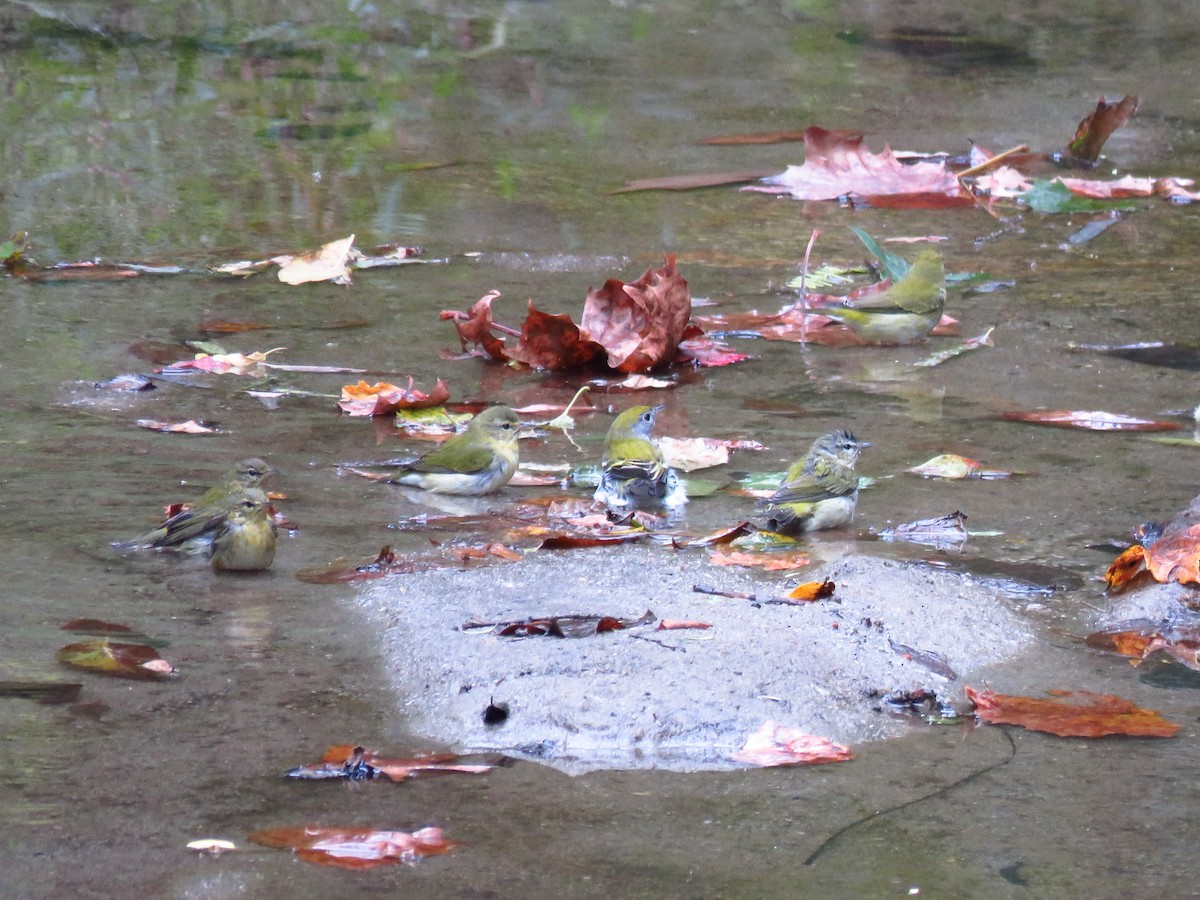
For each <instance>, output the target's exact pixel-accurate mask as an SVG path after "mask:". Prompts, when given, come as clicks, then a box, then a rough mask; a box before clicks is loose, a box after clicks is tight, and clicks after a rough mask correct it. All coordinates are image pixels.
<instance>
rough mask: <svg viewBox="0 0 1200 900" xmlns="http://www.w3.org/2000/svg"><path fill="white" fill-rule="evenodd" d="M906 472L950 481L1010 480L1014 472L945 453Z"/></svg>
mask: <svg viewBox="0 0 1200 900" xmlns="http://www.w3.org/2000/svg"><path fill="white" fill-rule="evenodd" d="M904 471H905V472H908V473H909V474H910V475H920V476H921V477H922V478H945V479H948V480H956V479H961V478H986V479H1000V478H1008V477H1009V476H1011V475H1012V472H1005V471H1001V470H994V469H985V468H984V467H983V463H981V462H979V461H978V460H974V459H970V458H969V457H966V456H959V455H958V454H956V453H943V454H941V455H940V456H935V457H933V458H932V459H930V460H927V461H926V462H923V463H921V465H919V466H913V467H912V468H911V469H905V470H904Z"/></svg>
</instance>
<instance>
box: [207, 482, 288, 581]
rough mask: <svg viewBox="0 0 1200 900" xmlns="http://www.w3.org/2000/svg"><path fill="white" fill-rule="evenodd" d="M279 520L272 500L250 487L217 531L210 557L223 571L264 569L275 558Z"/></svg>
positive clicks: (214, 533)
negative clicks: (276, 521)
mask: <svg viewBox="0 0 1200 900" xmlns="http://www.w3.org/2000/svg"><path fill="white" fill-rule="evenodd" d="M276 536H277V532H276V528H275V522H274V521H273V520H272V519H271V503H270V501H269V500H268V499H267V495H266V494H264V493H263V492H262V491H261V490H259V489H258V488H248V489H247V490H245V491H244V492H243V493H242V495H241V496H240V497H239V498H238V500H237V502H236V503H235V504H234V506H233V509H232V510H231V511H230V512H229V515H227V516H226V517H225V518H224V520H223V521H222V522H221V524H220V525H219V526H218V527H217V528H216V530H215V531H213V539H212V545H211V546H210V547H209V559H210V561H211V563H212V567H213V568H214V569H216V570H217V571H220V572H261V571H263V570H264V569H269V568H270V567H271V563H272V562H273V561H274V560H275V541H276Z"/></svg>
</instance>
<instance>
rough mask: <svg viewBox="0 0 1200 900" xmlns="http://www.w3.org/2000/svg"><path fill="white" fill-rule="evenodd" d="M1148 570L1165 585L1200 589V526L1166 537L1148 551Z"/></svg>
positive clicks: (1192, 526)
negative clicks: (1196, 586) (1192, 586)
mask: <svg viewBox="0 0 1200 900" xmlns="http://www.w3.org/2000/svg"><path fill="white" fill-rule="evenodd" d="M1146 568H1147V569H1148V570H1149V571H1150V574H1151V575H1153V576H1154V578H1155V580H1156V581H1160V582H1162V583H1163V584H1166V583H1167V582H1170V581H1178V582H1179V583H1180V584H1196V585H1200V524H1195V525H1190V526H1188V527H1187V528H1184V529H1181V530H1179V531H1174V532H1171V533H1169V534H1165V535H1163V536H1162V537H1161V538H1159V539H1158V540H1157V541H1155V542H1154V543H1153V544H1151V545H1150V546H1149V547H1147V548H1146Z"/></svg>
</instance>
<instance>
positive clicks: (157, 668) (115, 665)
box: [58, 640, 175, 681]
mask: <svg viewBox="0 0 1200 900" xmlns="http://www.w3.org/2000/svg"><path fill="white" fill-rule="evenodd" d="M58 661H59V662H60V663H62V664H63V665H65V666H71V667H72V668H74V669H85V670H87V671H89V672H95V673H97V674H100V675H116V676H118V677H120V678H141V679H146V680H152V681H153V680H158V679H161V678H169V677H170V676H172V675H174V674H175V669H174V667H173V666H171V664H170V663H168V662H167V661H166V660H165V659H163V658H162V657H161V656H159V655H158V651H157V650H155V649H154V648H153V647H149V646H147V645H145V644H122V643H118V642H116V641H108V640H94V641H82V642H81V643H78V644H68V645H67V646H65V647H63V648H62V649H61V650H59V651H58Z"/></svg>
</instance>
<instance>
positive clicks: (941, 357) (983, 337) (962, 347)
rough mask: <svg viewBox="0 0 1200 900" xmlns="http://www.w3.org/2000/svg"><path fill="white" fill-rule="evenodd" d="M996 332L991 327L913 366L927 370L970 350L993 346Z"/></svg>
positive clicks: (994, 328)
mask: <svg viewBox="0 0 1200 900" xmlns="http://www.w3.org/2000/svg"><path fill="white" fill-rule="evenodd" d="M995 330H996V326H995V325H992V326H991V327H990V328H988V330H987V331H985V332H984V333H983V334H977V335H976V336H975V337H973V338H967V339H966V340H964V341H962V342H961V343H959V344H958V345H956V346H954V347H948V348H946V349H945V350H939V351H938V352H937V353H932V354H930V355H929V356H927V357H925V358H924V359H919V360H917V361H916V362H915V363H913V365H914V366H920V367H922V368H929V367H931V366H939V365H941V364H942V363H944V362H946V361H947V360H950V359H954V358H955V357H956V356H962V355H963V354H964V353H970V352H971V351H972V350H978V349H979V348H980V347H992V346H995V345H994V344H993V343H992V332H994V331H995Z"/></svg>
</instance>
